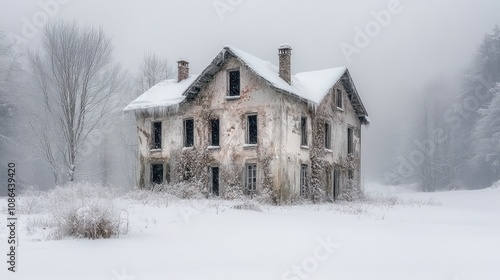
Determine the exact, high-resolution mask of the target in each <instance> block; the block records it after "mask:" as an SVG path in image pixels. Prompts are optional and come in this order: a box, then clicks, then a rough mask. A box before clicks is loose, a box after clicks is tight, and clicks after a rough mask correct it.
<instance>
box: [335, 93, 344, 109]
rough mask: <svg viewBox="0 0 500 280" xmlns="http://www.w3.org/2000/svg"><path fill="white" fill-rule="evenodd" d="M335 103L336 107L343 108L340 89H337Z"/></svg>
mask: <svg viewBox="0 0 500 280" xmlns="http://www.w3.org/2000/svg"><path fill="white" fill-rule="evenodd" d="M336 100H337V101H336V103H337V107H338V108H343V107H342V90H341V89H337V99H336Z"/></svg>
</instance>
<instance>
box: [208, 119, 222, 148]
mask: <svg viewBox="0 0 500 280" xmlns="http://www.w3.org/2000/svg"><path fill="white" fill-rule="evenodd" d="M210 124H211V127H210V128H211V129H210V146H219V124H220V122H219V119H213V120H211V121H210Z"/></svg>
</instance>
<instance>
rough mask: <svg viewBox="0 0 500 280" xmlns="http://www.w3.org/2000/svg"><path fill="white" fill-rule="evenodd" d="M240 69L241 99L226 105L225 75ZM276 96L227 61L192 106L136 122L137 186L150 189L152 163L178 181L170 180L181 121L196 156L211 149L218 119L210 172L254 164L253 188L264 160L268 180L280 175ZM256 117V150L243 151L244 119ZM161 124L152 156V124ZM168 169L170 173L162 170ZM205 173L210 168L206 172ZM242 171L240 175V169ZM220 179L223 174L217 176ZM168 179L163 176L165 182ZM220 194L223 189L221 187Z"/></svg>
mask: <svg viewBox="0 0 500 280" xmlns="http://www.w3.org/2000/svg"><path fill="white" fill-rule="evenodd" d="M236 68H239V69H240V78H241V82H240V89H241V95H240V98H239V99H227V98H226V96H227V87H228V85H227V78H226V76H227V71H228V70H233V69H236ZM279 106H280V96H279V95H278V94H276V93H275V92H274V91H273V90H272V89H271V88H270V87H269V86H268V85H267V84H266V83H264V82H263V81H262V80H261V79H260V78H258V77H257V76H256V75H254V74H253V73H252V72H251V71H249V70H248V68H246V67H245V66H243V65H241V64H240V63H239V62H238V61H237V60H235V59H231V60H229V61H228V62H226V63H225V64H224V66H223V67H222V68H221V70H220V71H219V72H218V73H217V74H216V75H215V76H214V79H213V80H212V81H211V82H210V83H208V84H207V85H206V86H205V87H204V88H203V89H202V90H201V92H200V93H199V94H198V96H196V98H195V99H194V100H192V101H190V102H186V103H184V104H182V105H181V106H180V107H179V110H178V112H177V113H175V114H173V115H169V116H143V117H139V118H138V130H139V143H140V151H139V157H140V162H141V168H140V169H141V171H139V173H140V174H139V175H138V178H139V182H138V183H139V186H140V187H141V188H144V187H146V188H147V187H148V186H149V181H150V174H149V169H150V168H149V166H150V164H152V163H154V162H164V163H169V164H168V166H166V165H165V168H164V169H165V171H166V172H164V173H168V172H170V174H171V175H172V176H170V178H171V180H172V181H177V178H174V176H173V170H174V168H175V165H176V164H177V163H176V161H177V158H178V155H179V154H180V152H181V151H182V150H183V149H190V148H184V143H183V120H185V119H188V118H192V119H194V123H195V125H194V127H195V132H194V140H195V142H194V147H193V148H192V149H196V150H197V151H202V150H204V149H207V147H208V146H209V143H210V123H209V120H210V119H213V118H219V119H220V149H210V150H209V151H210V153H211V155H212V157H213V158H214V162H213V163H211V165H212V166H216V165H217V166H219V167H221V168H222V170H221V171H222V172H225V171H227V172H229V171H230V170H225V167H228V166H231V165H239V166H241V167H244V166H245V164H247V163H257V169H258V172H257V174H258V175H257V176H258V178H257V180H258V184H257V188H259V187H260V186H261V185H262V184H259V182H261V181H262V180H263V179H264V178H263V176H262V174H264V171H263V170H261V165H260V164H258V163H259V162H260V161H262V160H264V159H265V158H267V157H269V158H270V168H271V172H272V174H278V164H277V162H278V161H277V160H278V158H277V155H278V152H277V151H278V147H279V144H278V141H279V139H280V137H279V134H280V123H279V122H278V121H275V120H278V119H279V118H280V115H279V113H280V111H279V110H278V107H279ZM253 113H255V114H257V120H258V144H257V146H256V147H248V145H245V140H246V129H247V121H246V116H247V115H248V114H253ZM152 121H162V134H163V135H162V149H161V150H158V151H150V149H149V146H150V141H151V137H150V134H151V122H152ZM166 167H169V169H170V170H166ZM207 168H208V166H207ZM242 171H243V169H242ZM221 175H223V174H221ZM231 175H232V176H234V175H238V176H240V179H241V182H242V184H243V185H244V178H243V172H240V174H231ZM165 177H167V176H165ZM273 179H274V180H273V183H274V184H275V185H274V187H275V188H276V186H277V185H276V184H277V183H278V181H279V176H275V178H273ZM220 188H221V191H222V193H223V192H224V185H223V182H222V181H221V186H220Z"/></svg>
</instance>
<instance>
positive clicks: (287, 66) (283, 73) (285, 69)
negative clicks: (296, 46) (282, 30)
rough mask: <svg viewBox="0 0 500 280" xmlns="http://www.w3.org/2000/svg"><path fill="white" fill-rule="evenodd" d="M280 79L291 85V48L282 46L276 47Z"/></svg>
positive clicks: (285, 45) (286, 45) (287, 45)
mask: <svg viewBox="0 0 500 280" xmlns="http://www.w3.org/2000/svg"><path fill="white" fill-rule="evenodd" d="M278 55H279V72H280V78H282V79H283V80H285V81H286V82H287V83H289V84H291V83H292V47H290V45H289V44H282V45H281V46H279V47H278Z"/></svg>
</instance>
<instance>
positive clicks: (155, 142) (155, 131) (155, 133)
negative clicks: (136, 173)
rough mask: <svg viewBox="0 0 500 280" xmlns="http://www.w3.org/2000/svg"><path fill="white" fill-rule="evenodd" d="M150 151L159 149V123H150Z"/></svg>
mask: <svg viewBox="0 0 500 280" xmlns="http://www.w3.org/2000/svg"><path fill="white" fill-rule="evenodd" d="M151 130H152V131H151V135H152V138H153V139H151V140H152V141H151V149H153V150H154V149H161V122H153V123H151Z"/></svg>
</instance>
